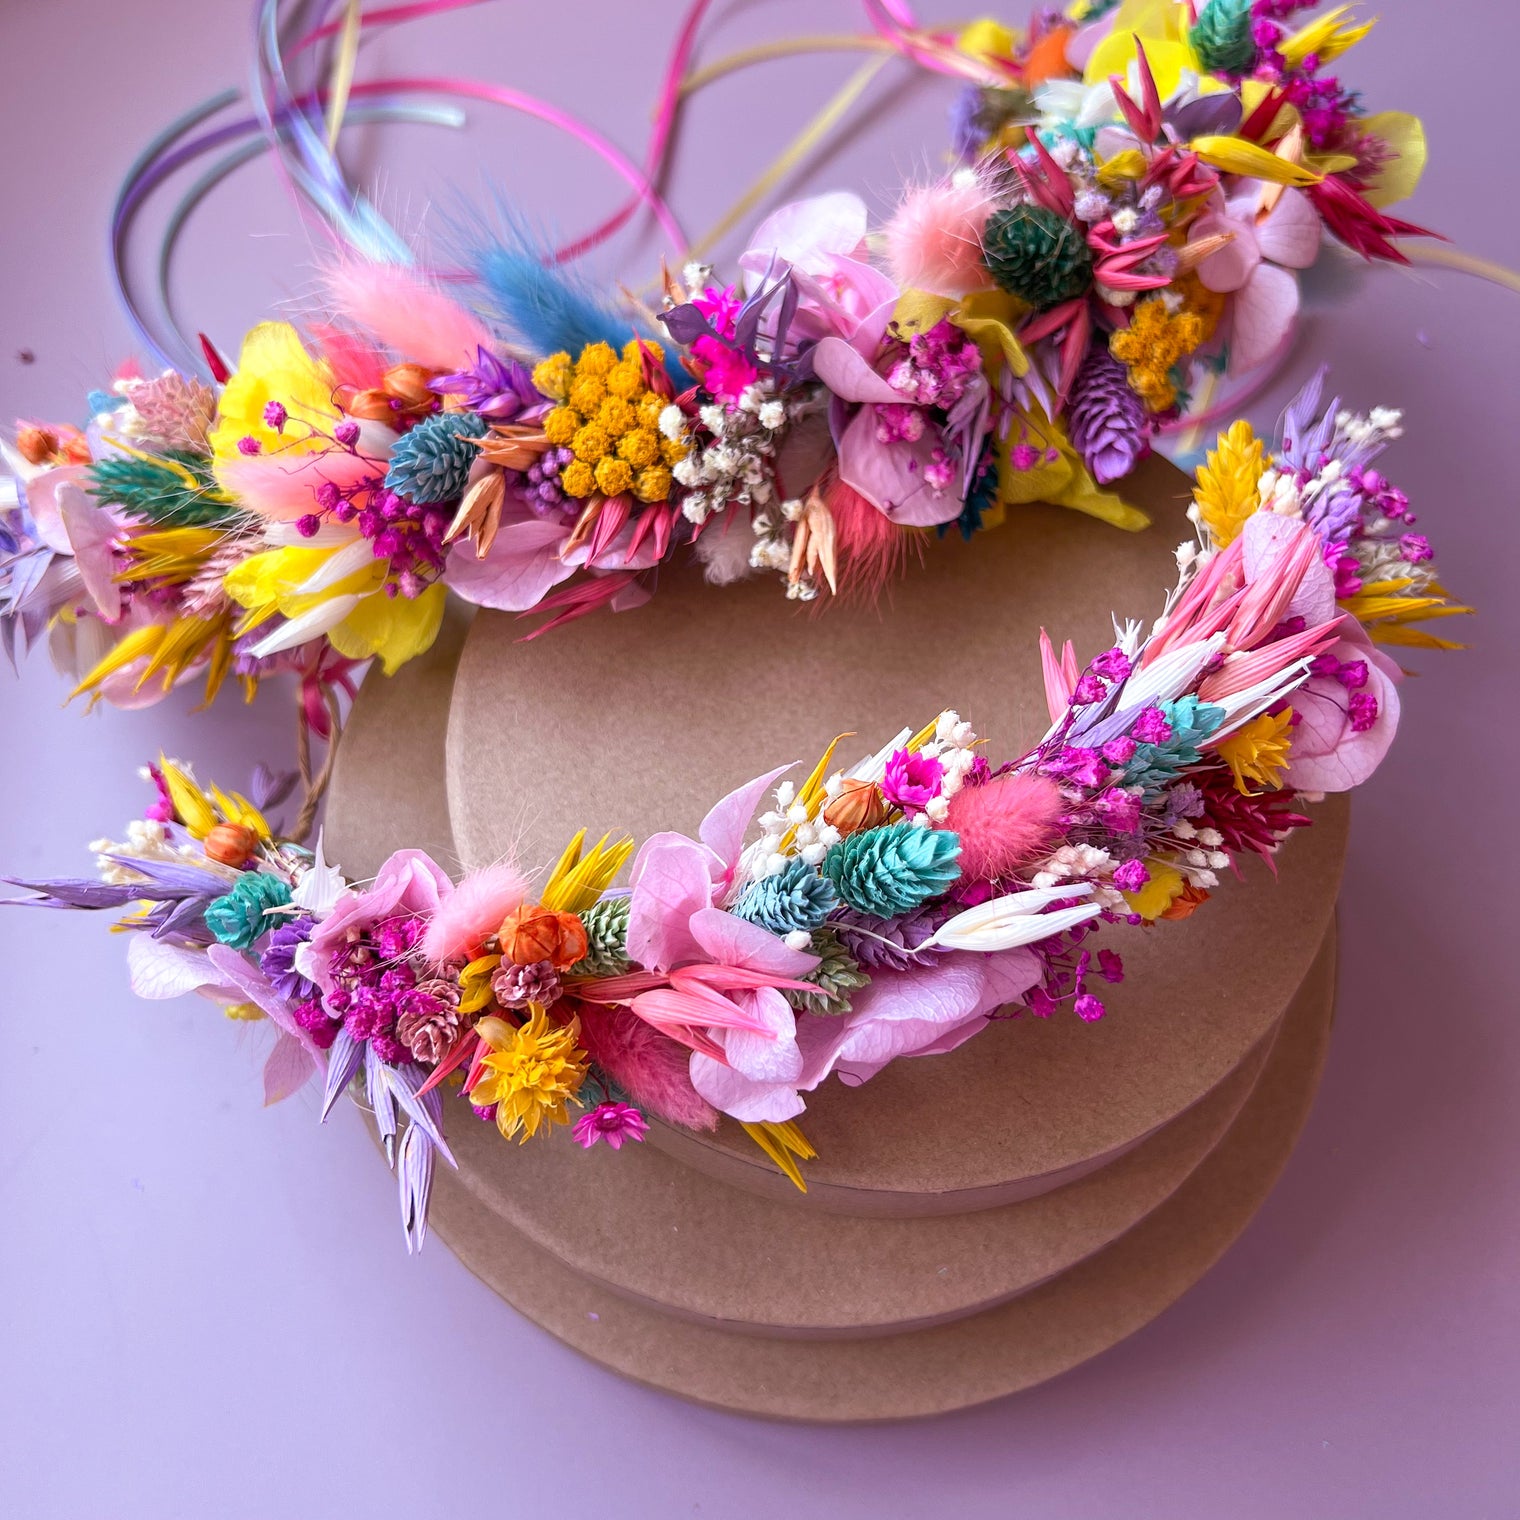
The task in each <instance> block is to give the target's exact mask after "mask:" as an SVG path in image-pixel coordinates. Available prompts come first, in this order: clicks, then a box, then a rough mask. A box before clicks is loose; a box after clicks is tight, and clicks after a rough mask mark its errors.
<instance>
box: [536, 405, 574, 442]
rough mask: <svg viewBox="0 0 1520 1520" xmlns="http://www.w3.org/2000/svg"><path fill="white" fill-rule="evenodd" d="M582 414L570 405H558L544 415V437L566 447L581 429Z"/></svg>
mask: <svg viewBox="0 0 1520 1520" xmlns="http://www.w3.org/2000/svg"><path fill="white" fill-rule="evenodd" d="M580 426H581V414H580V413H579V412H578V411H576V410H575V409H574V407H569V406H557V407H555V408H554V409H553V410H552V411H551V412H549V413H548V414H547V415H546V416H545V417H544V437H545V438H547V439H548V440H549V442H550V443H552V444H553V445H554V446H555V447H556V448H560V449H562V448H564V447H565V446H566V445H567V444H568V443H569V442H570V440H571V439H572V438H574V437H575V435H576V433H577V432H578V431H579V430H580Z"/></svg>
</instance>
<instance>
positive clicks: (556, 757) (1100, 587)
mask: <svg viewBox="0 0 1520 1520" xmlns="http://www.w3.org/2000/svg"><path fill="white" fill-rule="evenodd" d="M1187 486H1188V483H1187V481H1186V479H1185V478H1184V477H1183V476H1182V475H1181V474H1180V473H1179V472H1178V471H1177V470H1176V469H1175V468H1174V467H1173V466H1171V465H1170V464H1168V463H1166V462H1165V461H1164V460H1160V459H1156V460H1152V461H1149V462H1148V463H1147V465H1146V466H1144V467H1143V468H1142V469H1141V470H1140V471H1139V472H1138V473H1137V474H1136V475H1135V476H1133V477H1131V478H1130V479H1129V480H1127V481H1126V482H1125V489H1126V495H1127V496H1128V497H1129V499H1131V500H1132V501H1135V502H1137V503H1138V504H1140V505H1142V506H1144V507H1145V508H1146V509H1147V510H1149V511H1150V512H1151V514H1152V516H1153V517H1154V518H1155V520H1156V521H1155V526H1154V527H1152V528H1151V529H1150V530H1148V531H1146V532H1144V533H1139V534H1127V533H1121V532H1118V531H1116V530H1115V529H1113V528H1111V527H1109V526H1107V525H1106V524H1103V523H1099V522H1096V521H1094V520H1092V519H1090V518H1086V517H1083V516H1081V515H1079V514H1077V513H1073V512H1070V511H1065V510H1062V509H1058V508H1053V507H1042V506H1033V507H1027V508H1022V509H1019V510H1018V511H1016V512H1015V513H1013V514H1012V515H1011V518H1010V521H1009V522H1007V523H1006V524H1004V525H1003V526H1002V527H1001V528H998V529H996V530H994V531H991V532H987V533H983V534H979V535H978V536H977V537H976V539H975V540H974V541H973V542H972V543H970V544H966V543H962V542H961V541H960V540H959V538H958V537H956V536H955V535H951V536H950V537H948V538H946V539H945V540H944V541H943V542H938V543H930V544H929V545H928V546H927V547H926V548H925V550H924V564H923V565H922V566H921V567H920V566H917V565H915V566H913V567H912V569H911V570H910V571H909V572H908V573H906V574H905V575H904V576H903V577H902V578H901V579H900V580H899V581H897V582H896V583H895V584H894V585H893V586H892V587H891V589H890V594H889V596H888V597H887V599H886V603H885V604H884V605H883V606H882V607H880V608H876V607H870V606H861V605H851V604H848V603H840V604H837V605H831V606H829V607H827V608H826V609H824V610H823V611H822V612H821V613H819V614H818V615H816V616H814V615H810V614H809V613H808V612H807V611H799V610H798V608H797V607H796V605H795V604H792V603H788V602H787V601H786V600H785V599H784V597H783V596H782V594H781V590H780V587H779V585H778V584H777V582H776V580H775V578H774V577H771V576H768V575H764V576H759V577H757V578H755V579H752V580H749V581H746V582H743V583H741V584H739V585H735V586H727V587H721V588H720V587H713V586H709V585H707V584H706V583H705V582H703V580H702V579H701V576H700V573H699V572H698V570H697V568H696V567H693V566H691V565H675V566H671V567H667V568H666V569H665V570H664V571H662V572H661V585H660V587H659V590H658V592H657V594H656V595H655V597H654V599H653V600H652V601H651V602H650V603H649V604H648V605H647V606H645V607H641V608H639V609H637V610H636V611H634V612H629V613H621V614H610V613H601V614H596V615H593V616H590V617H586V618H583V619H581V620H579V621H577V622H573V623H570V624H568V625H566V626H564V627H560V628H556V629H554V630H553V631H552V632H550V633H549V634H547V635H546V636H545V637H543V638H542V639H536V640H533V641H531V642H526V643H525V642H523V641H522V636H523V633H524V629H525V627H527V626H528V625H526V624H525V623H524V622H522V621H521V620H520V619H518V618H516V617H512V616H508V615H505V614H500V613H490V612H485V613H481V614H480V615H478V616H477V617H476V619H475V622H474V625H473V627H472V628H471V630H470V633H469V636H468V638H467V640H466V643H465V648H464V653H463V655H462V657H461V659H460V663H459V670H458V676H457V679H456V682H455V694H454V700H453V703H452V706H451V708H450V714H449V732H448V744H447V754H448V792H449V810H450V815H451V818H452V821H453V828H454V837H455V839H456V841H457V844H458V848H459V852H460V854H461V855H462V856H463V859H464V862H465V864H466V865H471V866H476V865H480V864H483V863H485V862H487V861H492V860H495V859H498V858H500V857H501V856H502V855H504V854H506V853H508V852H512V851H515V852H516V854H517V857H518V859H519V860H521V861H523V862H526V863H547V862H549V861H552V860H553V859H554V858H556V857H557V855H558V854H559V852H560V850H561V849H562V848H563V846H564V843H565V841H566V840H567V839H568V838H570V836H571V835H572V834H573V833H574V832H575V830H577V829H579V828H581V827H587V828H589V829H590V830H591V832H592V834H593V835H595V834H597V833H599V832H601V831H602V830H604V829H605V830H610V831H613V832H620V831H624V830H626V831H628V832H630V833H631V834H633V836H634V837H635V838H643V837H645V836H647V835H648V834H649V833H652V832H655V831H658V830H661V829H679V830H682V831H684V832H687V833H690V834H694V833H695V832H696V828H697V824H698V822H699V821H700V819H701V817H702V814H703V812H704V811H705V810H706V808H707V807H708V806H709V805H710V804H711V803H712V802H713V801H715V800H716V799H717V798H718V797H719V796H720V795H721V794H722V793H723V792H724V791H726V790H727V789H728V788H729V787H731V786H734V785H736V784H738V783H740V782H742V781H743V780H745V779H747V778H748V777H750V776H752V775H754V774H755V773H757V772H759V771H761V770H764V769H766V768H768V767H770V766H771V765H773V764H776V763H778V762H781V761H786V760H791V759H796V760H800V761H802V762H803V763H804V764H805V765H809V766H810V765H811V764H812V763H813V761H814V760H815V759H816V757H817V756H818V755H819V754H821V753H822V751H823V749H824V747H825V745H826V744H827V743H828V741H829V740H830V739H831V738H832V737H833V736H834V735H835V734H837V733H839V732H841V731H853V732H854V733H856V734H858V735H859V736H860V737H859V740H858V741H857V742H856V745H855V749H854V750H852V748H851V744H850V742H849V741H847V742H846V743H845V745H843V746H842V747H841V751H840V753H841V757H842V759H854V758H856V752H855V751H856V750H858V752H859V753H864V752H866V751H867V750H868V749H872V748H875V747H876V746H877V745H878V744H879V743H881V742H883V741H884V740H885V739H887V738H889V737H890V736H891V735H892V734H893V733H894V732H896V731H897V730H898V729H899V727H900V726H902V725H903V724H907V723H913V724H915V725H916V724H918V723H919V722H921V721H924V720H926V719H927V718H929V717H932V716H933V715H934V714H935V713H936V712H937V711H939V710H940V709H942V708H944V707H946V706H952V705H953V706H955V707H957V708H958V709H959V710H960V711H961V712H962V713H963V714H964V715H965V716H966V717H968V718H969V719H970V720H971V721H972V722H973V723H975V725H976V727H977V729H978V731H979V732H980V733H981V734H983V736H984V737H986V738H987V739H988V740H989V742H990V750H991V752H992V753H994V754H998V755H1011V754H1016V753H1018V752H1019V750H1020V749H1021V748H1023V747H1025V746H1026V745H1027V744H1029V743H1030V742H1032V741H1034V740H1035V739H1037V738H1038V737H1039V735H1040V734H1041V733H1042V732H1043V730H1044V728H1045V724H1046V713H1045V704H1044V696H1043V685H1042V680H1041V676H1040V671H1039V657H1038V644H1037V641H1038V635H1039V630H1040V628H1041V627H1048V628H1049V629H1050V630H1051V632H1052V634H1053V635H1054V636H1055V637H1057V638H1058V639H1060V638H1064V637H1067V636H1070V637H1071V638H1072V639H1073V640H1074V642H1075V644H1076V646H1077V648H1078V649H1079V651H1081V652H1082V653H1083V654H1084V655H1091V654H1093V653H1096V652H1097V651H1098V650H1099V649H1101V648H1103V647H1104V646H1105V645H1106V644H1108V643H1110V642H1111V641H1112V636H1113V635H1112V627H1111V623H1110V613H1111V611H1112V612H1116V613H1119V614H1121V615H1141V614H1154V613H1155V612H1156V611H1157V610H1158V609H1159V606H1160V602H1161V597H1162V594H1163V592H1164V590H1165V588H1166V587H1167V586H1168V585H1170V584H1171V583H1172V581H1173V580H1174V577H1175V567H1174V565H1173V561H1172V549H1173V546H1174V545H1175V544H1176V543H1177V542H1178V541H1179V540H1180V539H1182V538H1184V537H1190V536H1191V530H1190V529H1189V528H1188V526H1187V524H1186V521H1185V518H1184V516H1183V509H1184V505H1185V500H1186V492H1187ZM952 609H955V610H957V611H958V612H959V613H961V614H965V613H966V612H967V611H968V610H969V611H970V612H971V617H970V619H969V631H965V632H961V633H959V634H958V635H957V638H956V641H955V642H954V643H953V644H952V643H949V642H948V641H947V630H948V629H949V628H950V627H951V626H964V619H963V618H952V617H951V616H950V615H949V614H950V612H951V610H952ZM1315 812H1316V816H1315V827H1314V828H1312V829H1309V830H1305V831H1303V832H1302V834H1301V835H1300V837H1296V838H1294V839H1293V840H1292V841H1291V842H1290V844H1289V846H1288V848H1287V849H1286V850H1284V852H1283V855H1282V859H1281V863H1280V876H1279V877H1278V878H1277V879H1276V880H1275V881H1274V879H1273V877H1272V875H1271V874H1270V873H1269V872H1268V871H1267V870H1266V869H1265V868H1250V867H1248V869H1247V879H1246V880H1245V881H1244V882H1236V881H1234V880H1227V881H1226V882H1224V883H1223V885H1222V886H1221V888H1220V890H1219V891H1218V892H1217V893H1216V894H1215V896H1214V899H1213V900H1212V901H1211V902H1210V903H1209V905H1208V906H1207V908H1205V909H1204V911H1202V912H1200V913H1197V914H1195V915H1194V916H1193V917H1192V918H1190V919H1188V920H1187V921H1186V922H1182V923H1167V924H1164V925H1161V926H1159V927H1158V928H1157V929H1155V930H1150V931H1139V930H1134V929H1129V928H1127V927H1123V926H1121V927H1119V928H1117V929H1115V930H1112V931H1110V932H1108V933H1107V934H1106V936H1105V939H1106V943H1108V944H1110V945H1112V946H1114V947H1115V948H1117V949H1119V950H1120V951H1121V953H1122V954H1123V956H1124V959H1125V963H1126V967H1127V971H1128V976H1127V979H1126V981H1125V982H1124V984H1123V985H1121V986H1118V987H1113V988H1105V989H1104V998H1105V1001H1106V1002H1107V1004H1108V1006H1109V1010H1110V1011H1109V1014H1108V1017H1107V1018H1105V1019H1104V1020H1103V1021H1102V1022H1101V1023H1098V1024H1096V1025H1086V1024H1083V1023H1081V1022H1080V1021H1079V1020H1077V1019H1075V1018H1074V1017H1072V1016H1070V1015H1069V1014H1066V1015H1062V1016H1058V1017H1056V1018H1054V1019H1051V1020H1049V1021H1047V1022H1040V1021H1037V1020H1033V1019H1021V1020H1017V1021H1008V1022H1005V1023H1002V1024H1000V1025H997V1026H994V1027H993V1028H992V1029H990V1030H988V1031H987V1032H985V1033H983V1034H981V1035H979V1036H978V1037H977V1038H976V1039H974V1040H972V1041H970V1042H968V1043H967V1044H966V1045H964V1046H962V1047H961V1048H960V1049H959V1050H957V1051H954V1052H952V1053H950V1054H948V1055H942V1056H936V1057H934V1058H933V1059H932V1060H926V1061H917V1060H908V1061H898V1062H895V1063H894V1064H893V1065H892V1066H890V1067H888V1068H887V1070H886V1071H884V1072H882V1073H881V1074H880V1075H879V1076H877V1077H876V1078H874V1079H873V1080H872V1081H870V1082H869V1083H866V1084H865V1085H864V1086H861V1087H857V1088H846V1087H844V1086H843V1085H842V1084H840V1083H839V1082H837V1081H829V1082H826V1083H825V1084H824V1085H823V1086H822V1087H821V1088H820V1089H819V1090H818V1091H817V1092H815V1093H812V1094H810V1095H809V1096H808V1111H807V1113H806V1114H805V1115H804V1116H803V1117H802V1119H801V1121H800V1122H801V1125H802V1128H803V1130H804V1132H805V1133H806V1134H807V1136H808V1138H809V1140H810V1141H812V1143H813V1144H814V1145H815V1146H816V1148H817V1149H818V1151H819V1153H820V1155H819V1160H818V1161H817V1162H815V1163H813V1164H812V1165H811V1167H810V1168H809V1174H808V1175H809V1190H808V1193H807V1195H806V1197H805V1198H804V1197H803V1196H802V1195H799V1194H797V1193H795V1191H794V1190H793V1189H792V1188H791V1185H790V1184H789V1183H787V1182H786V1181H785V1179H783V1178H781V1177H780V1176H779V1174H778V1173H776V1171H775V1170H774V1168H772V1167H771V1165H770V1163H769V1162H768V1161H766V1160H765V1159H764V1158H763V1157H762V1156H761V1155H760V1153H759V1152H758V1151H757V1150H756V1149H755V1148H754V1146H753V1144H752V1142H751V1141H750V1140H749V1138H748V1137H747V1135H746V1134H745V1133H744V1131H743V1130H742V1129H741V1128H740V1127H739V1126H738V1125H735V1124H732V1123H726V1122H725V1123H724V1124H722V1125H721V1126H720V1127H719V1129H718V1131H717V1133H716V1134H715V1135H712V1136H704V1135H693V1134H690V1133H687V1132H678V1131H675V1130H670V1129H667V1128H665V1127H663V1126H662V1127H660V1129H659V1130H658V1131H657V1132H655V1133H653V1134H652V1135H651V1139H652V1140H653V1142H654V1143H655V1144H657V1145H660V1146H662V1147H665V1148H668V1149H670V1150H671V1151H672V1153H673V1154H676V1155H678V1156H679V1158H680V1159H681V1160H682V1161H684V1162H685V1163H686V1164H687V1165H690V1166H694V1167H697V1168H699V1169H702V1170H704V1171H707V1172H709V1173H710V1174H711V1175H713V1176H715V1177H718V1178H720V1179H721V1180H723V1181H725V1182H728V1183H730V1184H733V1185H735V1186H739V1187H744V1188H747V1189H749V1190H751V1191H754V1192H757V1193H759V1194H760V1195H762V1196H766V1197H773V1198H777V1199H785V1200H787V1201H789V1202H793V1203H804V1204H806V1205H807V1206H810V1207H813V1208H819V1209H824V1210H830V1211H835V1212H841V1213H852V1214H884V1215H894V1216H902V1215H913V1214H930V1213H964V1212H967V1211H969V1210H972V1209H976V1208H985V1207H992V1206H997V1205H1001V1204H1005V1203H1009V1202H1013V1201H1017V1200H1018V1199H1021V1198H1027V1197H1031V1196H1034V1195H1036V1194H1038V1193H1040V1192H1043V1191H1047V1190H1049V1189H1050V1188H1053V1187H1056V1186H1059V1185H1062V1184H1064V1183H1067V1182H1069V1181H1071V1180H1073V1179H1074V1178H1077V1177H1080V1176H1082V1175H1084V1174H1085V1173H1087V1172H1089V1171H1091V1170H1093V1169H1095V1168H1097V1167H1100V1166H1103V1165H1106V1164H1107V1163H1108V1162H1110V1161H1112V1160H1114V1159H1115V1158H1116V1157H1118V1156H1119V1155H1121V1154H1123V1152H1124V1151H1125V1150H1126V1149H1128V1148H1129V1147H1130V1146H1133V1145H1135V1144H1137V1143H1138V1142H1139V1141H1140V1140H1142V1139H1143V1138H1144V1137H1145V1136H1146V1135H1149V1134H1151V1133H1153V1132H1154V1131H1155V1130H1157V1129H1158V1128H1159V1127H1160V1126H1161V1125H1163V1124H1165V1123H1167V1122H1168V1121H1170V1120H1171V1119H1173V1118H1175V1117H1176V1116H1177V1115H1178V1114H1179V1113H1181V1112H1183V1111H1184V1110H1185V1109H1187V1108H1188V1107H1190V1106H1191V1105H1192V1104H1194V1103H1195V1102H1197V1101H1198V1099H1199V1098H1201V1097H1202V1096H1203V1095H1204V1094H1205V1093H1207V1092H1209V1091H1211V1090H1212V1089H1213V1088H1214V1087H1216V1086H1217V1085H1218V1084H1219V1083H1220V1082H1221V1081H1223V1080H1224V1078H1225V1077H1226V1075H1227V1074H1228V1073H1229V1072H1230V1071H1232V1070H1233V1069H1234V1068H1235V1067H1236V1066H1237V1065H1238V1064H1239V1062H1240V1061H1241V1060H1242V1059H1244V1057H1245V1056H1246V1054H1247V1052H1249V1051H1250V1050H1251V1049H1252V1048H1254V1047H1255V1046H1256V1045H1257V1044H1258V1043H1259V1042H1260V1041H1261V1040H1262V1038H1263V1037H1264V1035H1265V1034H1266V1032H1267V1031H1268V1030H1269V1029H1271V1028H1272V1027H1273V1025H1274V1024H1275V1023H1276V1021H1277V1020H1278V1019H1279V1017H1280V1016H1281V1014H1282V1011H1283V1009H1284V1008H1285V1007H1286V1006H1287V1003H1288V1000H1289V998H1290V997H1291V996H1292V995H1293V993H1294V991H1295V990H1296V989H1297V987H1298V985H1299V983H1300V982H1301V981H1302V979H1303V976H1304V974H1305V972H1306V971H1307V969H1308V966H1309V963H1310V961H1311V960H1312V959H1313V957H1314V954H1315V952H1316V950H1317V948H1318V946H1319V944H1320V941H1321V940H1322V939H1323V937H1324V934H1325V931H1326V927H1327V925H1328V923H1329V919H1330V915H1331V911H1332V909H1333V905H1334V900H1335V894H1336V889H1337V886H1338V884H1339V879H1340V872H1341V862H1342V856H1343V852H1344V845H1345V836H1346V826H1347V817H1348V814H1347V808H1346V804H1345V801H1344V799H1331V800H1330V801H1329V802H1327V803H1326V804H1324V805H1322V806H1320V807H1319V808H1317V809H1316V810H1315ZM1200 964H1208V965H1210V966H1213V967H1229V968H1230V970H1231V975H1230V977H1229V979H1228V981H1227V982H1225V983H1224V990H1223V991H1221V990H1220V988H1221V982H1220V979H1219V977H1218V976H1209V977H1203V976H1200V975H1198V974H1197V969H1196V968H1197V967H1198V966H1199V965H1200ZM990 1121H995V1122H990Z"/></svg>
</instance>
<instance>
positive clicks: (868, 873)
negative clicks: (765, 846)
mask: <svg viewBox="0 0 1520 1520" xmlns="http://www.w3.org/2000/svg"><path fill="white" fill-rule="evenodd" d="M960 853H961V842H960V838H959V836H957V835H955V834H952V833H951V832H950V831H949V830H948V829H924V828H916V827H915V826H914V825H913V824H911V823H889V824H884V825H883V826H882V827H881V828H878V829H864V830H862V831H861V832H860V833H858V834H851V835H849V836H848V837H847V838H845V839H842V840H840V842H839V843H838V844H836V845H835V846H834V848H833V849H832V850H830V851H829V853H828V854H827V855H826V856H825V857H824V861H823V874H824V875H825V876H827V877H828V879H829V880H830V881H831V882H833V883H834V886H835V889H836V890H837V891H838V893H839V895H840V897H841V898H842V899H843V900H844V901H845V902H846V903H847V904H848V905H849V906H850V907H852V908H854V909H855V910H856V911H857V912H859V913H872V914H875V915H876V917H877V918H891V917H893V916H894V915H896V914H898V913H911V912H912V911H913V909H914V908H916V907H918V906H919V905H920V904H922V903H926V902H928V900H929V899H930V898H931V897H938V896H939V895H940V894H941V893H942V892H944V891H946V890H947V889H948V888H949V887H950V886H951V885H953V884H954V882H955V881H956V880H957V879H958V878H959V876H960V874H961V868H960V866H959V865H957V864H956V861H957V859H958V858H959V856H960Z"/></svg>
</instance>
